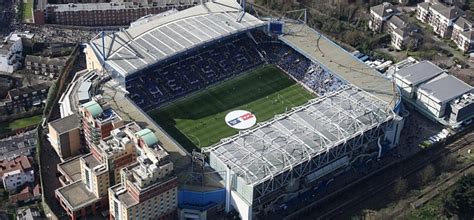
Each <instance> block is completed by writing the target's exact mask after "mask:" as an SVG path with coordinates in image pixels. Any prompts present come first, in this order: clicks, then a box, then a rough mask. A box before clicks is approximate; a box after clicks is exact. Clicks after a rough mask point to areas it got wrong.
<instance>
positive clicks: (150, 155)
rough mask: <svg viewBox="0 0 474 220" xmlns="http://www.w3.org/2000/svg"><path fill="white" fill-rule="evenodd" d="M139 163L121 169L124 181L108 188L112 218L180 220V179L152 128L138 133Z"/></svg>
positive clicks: (122, 219) (121, 219)
mask: <svg viewBox="0 0 474 220" xmlns="http://www.w3.org/2000/svg"><path fill="white" fill-rule="evenodd" d="M136 135H137V137H139V140H140V142H139V146H138V148H137V150H138V151H139V152H140V153H139V155H140V156H139V157H138V158H137V161H138V162H136V163H133V164H131V165H129V166H128V167H126V168H125V169H123V170H122V182H121V183H120V184H117V185H115V186H113V187H111V188H109V210H110V219H114V220H125V219H127V220H132V219H170V220H171V219H177V205H178V203H177V178H176V175H175V174H174V168H173V163H172V162H171V161H170V160H169V154H168V153H167V152H166V151H165V150H164V149H163V148H162V147H161V146H159V144H158V140H157V138H156V136H155V134H153V132H152V131H151V130H149V129H144V130H141V131H140V132H137V133H136Z"/></svg>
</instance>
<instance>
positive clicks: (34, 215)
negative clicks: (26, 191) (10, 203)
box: [16, 207, 46, 220]
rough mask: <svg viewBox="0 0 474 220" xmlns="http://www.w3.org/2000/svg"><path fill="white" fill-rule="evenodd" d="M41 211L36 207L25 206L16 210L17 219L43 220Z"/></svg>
mask: <svg viewBox="0 0 474 220" xmlns="http://www.w3.org/2000/svg"><path fill="white" fill-rule="evenodd" d="M42 219H46V218H42V217H41V213H40V211H39V209H38V208H36V207H23V208H19V209H18V210H17V211H16V220H42Z"/></svg>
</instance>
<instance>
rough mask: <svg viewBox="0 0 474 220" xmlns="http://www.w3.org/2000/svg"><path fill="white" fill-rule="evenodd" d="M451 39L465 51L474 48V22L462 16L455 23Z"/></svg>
mask: <svg viewBox="0 0 474 220" xmlns="http://www.w3.org/2000/svg"><path fill="white" fill-rule="evenodd" d="M451 40H452V41H454V43H456V45H457V46H458V48H459V49H460V50H462V51H464V52H469V51H472V50H474V22H472V21H470V20H468V19H466V18H464V17H460V18H458V19H457V20H456V22H455V23H454V25H453V34H452V36H451Z"/></svg>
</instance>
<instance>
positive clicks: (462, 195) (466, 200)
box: [445, 173, 474, 219]
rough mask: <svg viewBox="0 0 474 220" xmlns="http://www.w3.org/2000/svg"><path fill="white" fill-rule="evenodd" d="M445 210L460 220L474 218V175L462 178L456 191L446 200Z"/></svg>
mask: <svg viewBox="0 0 474 220" xmlns="http://www.w3.org/2000/svg"><path fill="white" fill-rule="evenodd" d="M445 208H446V210H447V212H448V213H449V214H450V215H458V216H459V218H460V219H472V218H474V174H473V173H470V174H467V175H466V176H464V177H463V178H461V180H460V181H459V182H458V183H457V184H456V188H455V189H454V191H453V192H452V193H451V194H450V195H449V196H448V197H447V198H446V201H445Z"/></svg>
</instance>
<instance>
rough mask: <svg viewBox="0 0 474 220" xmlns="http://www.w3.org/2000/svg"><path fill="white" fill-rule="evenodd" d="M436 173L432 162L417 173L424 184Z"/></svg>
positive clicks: (419, 180) (420, 182)
mask: <svg viewBox="0 0 474 220" xmlns="http://www.w3.org/2000/svg"><path fill="white" fill-rule="evenodd" d="M434 175H435V169H434V167H433V165H431V164H430V165H428V166H426V167H425V168H423V169H422V170H421V171H420V172H418V174H417V177H418V182H419V184H420V185H424V184H426V183H428V182H429V181H430V180H431V179H432V178H433V177H434Z"/></svg>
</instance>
